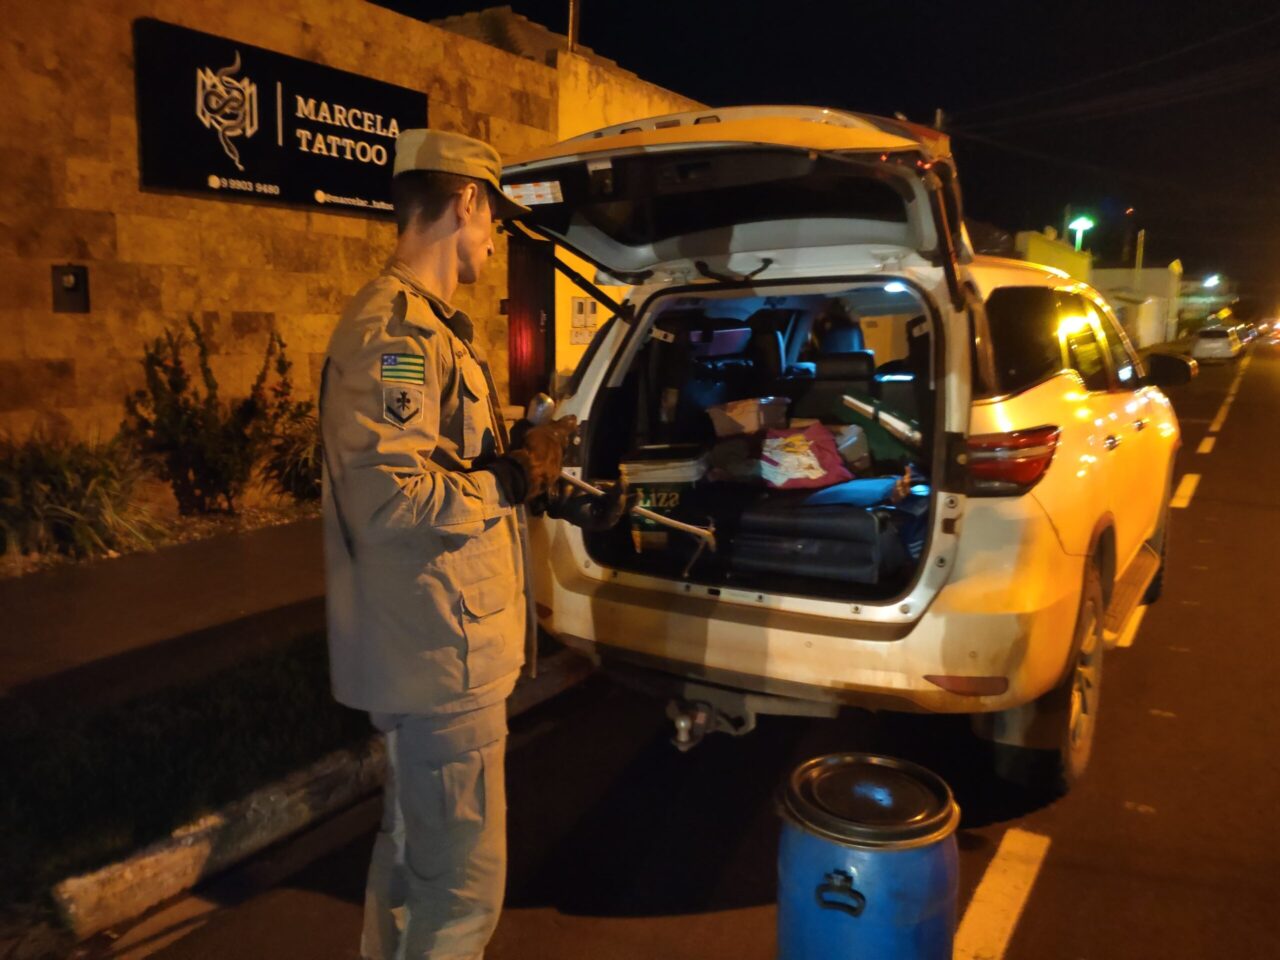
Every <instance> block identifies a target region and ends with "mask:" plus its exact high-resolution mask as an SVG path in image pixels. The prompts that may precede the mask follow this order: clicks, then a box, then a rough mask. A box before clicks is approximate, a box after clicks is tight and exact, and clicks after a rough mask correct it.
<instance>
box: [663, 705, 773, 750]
mask: <svg viewBox="0 0 1280 960" xmlns="http://www.w3.org/2000/svg"><path fill="white" fill-rule="evenodd" d="M744 706H745V705H744ZM743 712H744V713H745V716H741V717H733V716H730V715H729V714H727V713H725V712H724V711H723V710H718V709H716V708H715V707H714V706H712V705H711V704H709V703H706V702H705V701H690V700H671V701H669V702H668V703H667V716H668V717H669V718H670V719H671V721H672V722H673V723H674V724H675V728H676V729H675V734H674V735H673V736H672V738H671V743H672V744H673V745H674V746H675V747H676V749H677V750H679V751H680V752H681V753H687V752H688V751H689V750H692V749H693V748H694V747H696V746H697V745H698V744H700V743H701V742H702V738H703V737H705V736H706V735H707V734H708V733H717V732H718V733H728V734H731V735H732V736H735V737H740V736H742V735H743V734H746V733H750V732H751V731H752V730H754V729H755V728H756V714H755V711H753V710H745V709H744V711H743Z"/></svg>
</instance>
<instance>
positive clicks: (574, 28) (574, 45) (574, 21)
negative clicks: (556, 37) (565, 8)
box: [569, 0, 582, 53]
mask: <svg viewBox="0 0 1280 960" xmlns="http://www.w3.org/2000/svg"><path fill="white" fill-rule="evenodd" d="M581 14H582V0H569V52H570V53H577V52H578V18H579V17H580V15H581Z"/></svg>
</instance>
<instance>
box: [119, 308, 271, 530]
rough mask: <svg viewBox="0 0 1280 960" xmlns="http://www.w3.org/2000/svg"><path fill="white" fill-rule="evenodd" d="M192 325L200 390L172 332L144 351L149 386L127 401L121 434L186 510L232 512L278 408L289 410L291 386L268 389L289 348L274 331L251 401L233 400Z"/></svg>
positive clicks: (182, 347)
mask: <svg viewBox="0 0 1280 960" xmlns="http://www.w3.org/2000/svg"><path fill="white" fill-rule="evenodd" d="M188 324H189V327H190V331H191V341H192V343H193V345H194V346H195V350H196V361H197V367H198V370H199V375H200V385H197V383H196V382H195V380H194V378H193V377H192V375H191V374H190V373H188V371H187V365H186V362H185V359H184V353H185V350H186V346H187V338H186V336H185V335H182V334H175V333H173V332H172V331H166V332H165V335H164V336H163V337H157V338H156V339H155V340H154V341H153V342H152V343H150V344H148V345H147V347H146V353H145V355H144V357H143V360H142V366H143V369H144V371H145V373H146V384H147V385H146V387H145V388H144V389H142V390H139V391H137V392H136V393H134V394H132V395H130V396H129V397H127V398H126V399H125V410H126V417H125V422H124V425H123V428H122V429H123V432H124V433H125V435H126V436H127V437H129V438H130V439H131V440H132V441H133V442H134V443H135V444H136V445H137V448H138V450H139V452H140V453H141V454H142V456H143V458H144V459H145V460H146V462H147V463H148V464H150V465H151V466H153V467H154V468H155V469H156V470H157V472H159V474H160V476H161V477H162V478H163V479H164V480H165V481H167V482H168V483H169V485H170V486H171V487H172V488H173V494H174V496H175V497H176V498H177V501H178V510H179V512H180V513H182V514H184V515H190V514H193V513H214V512H220V511H225V512H228V513H234V512H235V510H236V500H237V499H238V498H239V496H240V494H241V493H242V492H243V491H244V488H245V485H246V484H247V483H248V481H249V478H250V476H251V475H252V472H253V468H254V464H255V462H256V461H257V459H258V457H259V455H260V454H261V452H262V451H263V449H264V447H265V446H266V444H267V442H268V440H269V438H270V436H271V418H272V415H273V409H276V408H281V407H288V406H289V405H290V402H289V400H288V393H289V386H288V384H287V383H286V384H284V385H283V391H284V392H283V394H281V393H280V390H281V389H282V385H281V384H276V386H275V387H274V388H273V390H272V392H271V393H268V390H267V387H266V382H267V374H268V371H269V370H270V369H271V366H272V361H273V360H274V361H275V362H276V365H277V369H278V368H279V363H280V360H281V358H282V357H283V353H284V343H283V341H281V339H280V337H279V336H278V335H277V334H275V333H272V335H271V339H270V340H269V341H268V343H267V350H266V354H265V355H264V357H263V360H262V369H261V370H259V371H258V376H257V377H256V379H255V380H254V382H253V388H252V389H251V390H250V392H249V396H247V397H243V398H239V399H235V400H231V401H229V402H227V401H223V400H222V399H221V398H220V397H219V396H218V382H217V380H216V379H215V378H214V376H213V370H212V369H211V368H210V366H209V348H208V345H207V344H206V343H205V339H204V336H203V334H202V333H201V332H200V328H199V326H197V325H196V323H195V321H194V320H190V321H188ZM286 370H287V362H286ZM201 385H202V386H203V390H202V389H201Z"/></svg>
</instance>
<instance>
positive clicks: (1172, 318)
mask: <svg viewBox="0 0 1280 960" xmlns="http://www.w3.org/2000/svg"><path fill="white" fill-rule="evenodd" d="M1181 284H1182V263H1181V262H1180V261H1178V260H1175V261H1173V263H1171V264H1169V265H1168V266H1167V267H1149V268H1147V269H1143V270H1133V269H1130V268H1127V267H1115V268H1105V269H1096V270H1094V271H1093V286H1094V287H1096V288H1097V289H1098V291H1099V292H1100V293H1102V295H1103V296H1105V297H1106V298H1107V300H1108V301H1109V302H1110V303H1111V307H1112V309H1114V310H1115V311H1116V314H1117V315H1118V316H1119V317H1120V320H1121V322H1122V323H1123V324H1124V327H1125V331H1126V332H1127V333H1128V334H1129V339H1131V340H1132V341H1133V343H1134V345H1135V346H1139V347H1149V346H1151V345H1152V344H1155V343H1165V342H1167V341H1169V340H1176V339H1177V337H1178V308H1179V302H1180V301H1179V297H1180V294H1181Z"/></svg>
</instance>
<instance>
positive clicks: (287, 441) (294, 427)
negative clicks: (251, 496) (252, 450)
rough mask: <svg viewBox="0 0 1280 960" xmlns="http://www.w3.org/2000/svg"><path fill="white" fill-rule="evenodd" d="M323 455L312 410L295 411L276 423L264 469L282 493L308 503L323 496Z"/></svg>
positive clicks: (268, 477) (308, 405) (318, 428)
mask: <svg viewBox="0 0 1280 960" xmlns="http://www.w3.org/2000/svg"><path fill="white" fill-rule="evenodd" d="M299 406H303V405H302V404H299ZM305 406H307V407H310V404H306V405H305ZM322 458H323V452H322V451H321V449H320V425H319V423H318V422H317V421H316V417H315V414H313V413H311V412H310V410H307V411H306V412H302V413H296V412H295V413H292V414H290V415H288V416H287V417H284V418H282V419H281V420H279V421H278V422H277V424H276V431H275V434H274V435H273V436H272V438H271V442H270V445H269V447H268V449H267V455H266V461H265V463H264V465H263V471H262V472H263V473H264V474H265V475H266V477H267V479H269V480H270V481H271V482H272V483H274V484H275V485H276V487H277V488H278V489H280V490H281V491H282V492H284V493H287V494H288V495H289V496H291V497H293V498H294V499H295V500H297V501H298V502H300V503H309V502H313V501H315V500H319V499H320V463H321V460H322Z"/></svg>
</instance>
